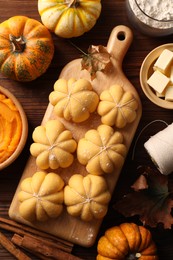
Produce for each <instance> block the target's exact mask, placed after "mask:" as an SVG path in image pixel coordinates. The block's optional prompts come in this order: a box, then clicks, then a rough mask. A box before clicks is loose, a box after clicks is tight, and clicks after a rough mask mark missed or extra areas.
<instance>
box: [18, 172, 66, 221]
mask: <svg viewBox="0 0 173 260" xmlns="http://www.w3.org/2000/svg"><path fill="white" fill-rule="evenodd" d="M63 188H64V181H63V180H62V178H61V177H60V176H59V175H58V174H56V173H53V172H50V173H45V172H43V171H40V172H36V173H35V174H34V175H33V176H32V177H28V178H25V179H24V180H23V181H22V182H21V185H20V191H19V193H18V200H19V202H20V205H19V214H20V216H21V217H23V218H24V219H26V220H28V221H30V222H33V221H46V220H48V219H49V218H57V217H58V216H59V215H60V214H61V212H62V210H63V202H64V190H63Z"/></svg>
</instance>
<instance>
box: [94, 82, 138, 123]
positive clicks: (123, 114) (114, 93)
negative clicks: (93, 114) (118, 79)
mask: <svg viewBox="0 0 173 260" xmlns="http://www.w3.org/2000/svg"><path fill="white" fill-rule="evenodd" d="M100 100H101V101H100V102H99V105H98V108H97V112H98V114H99V115H100V116H101V121H102V123H104V124H107V125H109V126H113V125H115V126H116V127H118V128H123V127H125V126H126V125H127V124H128V123H132V122H133V121H134V120H135V118H136V116H137V112H136V110H137V108H138V102H137V100H136V99H135V97H134V96H133V94H132V93H131V92H130V91H125V90H124V89H123V87H121V86H120V85H112V86H110V88H109V89H107V90H104V91H103V92H102V93H101V94H100Z"/></svg>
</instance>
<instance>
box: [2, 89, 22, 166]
mask: <svg viewBox="0 0 173 260" xmlns="http://www.w3.org/2000/svg"><path fill="white" fill-rule="evenodd" d="M21 134H22V120H21V117H20V114H19V111H18V109H17V107H16V106H15V105H14V103H13V102H12V100H11V99H9V98H7V97H6V96H5V95H3V94H1V93H0V163H2V162H4V161H5V160H6V159H8V158H9V157H10V156H11V155H12V154H13V152H14V151H15V150H16V148H17V146H18V143H19V141H20V138H21Z"/></svg>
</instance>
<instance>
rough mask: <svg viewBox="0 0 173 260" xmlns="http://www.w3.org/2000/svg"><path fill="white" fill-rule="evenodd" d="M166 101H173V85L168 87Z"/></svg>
mask: <svg viewBox="0 0 173 260" xmlns="http://www.w3.org/2000/svg"><path fill="white" fill-rule="evenodd" d="M165 100H167V101H173V85H172V86H168V87H167V88H166V91H165Z"/></svg>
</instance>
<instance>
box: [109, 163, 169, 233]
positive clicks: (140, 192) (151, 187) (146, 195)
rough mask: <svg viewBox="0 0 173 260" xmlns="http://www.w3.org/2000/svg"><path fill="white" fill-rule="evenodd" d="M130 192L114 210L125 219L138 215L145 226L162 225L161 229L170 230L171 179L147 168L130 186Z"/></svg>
mask: <svg viewBox="0 0 173 260" xmlns="http://www.w3.org/2000/svg"><path fill="white" fill-rule="evenodd" d="M131 187H132V189H133V190H132V192H130V193H129V194H127V195H125V196H124V197H123V198H122V199H120V200H119V201H118V202H117V203H116V204H115V205H114V209H116V210H117V211H119V212H120V213H121V214H123V215H124V216H125V217H131V216H134V215H139V217H140V220H141V221H142V222H143V224H145V225H149V226H151V227H156V226H157V224H159V223H162V224H163V227H164V228H165V229H166V228H171V225H172V224H173V216H172V215H171V210H172V208H173V199H172V198H173V197H172V196H173V182H172V180H171V177H169V176H165V175H162V174H161V173H160V172H158V171H157V170H153V169H151V168H149V167H145V168H144V169H143V173H142V174H141V175H140V177H139V178H138V179H137V181H136V182H135V183H134V184H133V185H132V186H131Z"/></svg>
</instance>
